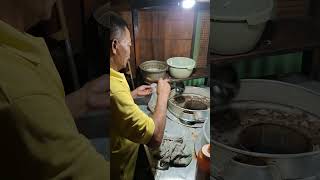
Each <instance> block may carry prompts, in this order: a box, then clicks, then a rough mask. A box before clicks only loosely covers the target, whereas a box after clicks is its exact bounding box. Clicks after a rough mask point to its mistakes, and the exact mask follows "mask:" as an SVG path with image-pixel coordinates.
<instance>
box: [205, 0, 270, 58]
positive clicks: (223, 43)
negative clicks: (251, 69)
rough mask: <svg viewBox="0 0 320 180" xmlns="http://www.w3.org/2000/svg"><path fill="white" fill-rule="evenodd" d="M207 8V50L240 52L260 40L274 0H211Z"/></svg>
mask: <svg viewBox="0 0 320 180" xmlns="http://www.w3.org/2000/svg"><path fill="white" fill-rule="evenodd" d="M210 9H211V10H210V15H211V17H210V18H211V23H210V30H211V33H210V51H211V52H213V53H216V54H222V55H231V54H240V53H245V52H248V51H250V50H252V49H253V48H254V47H255V46H256V44H257V42H258V41H259V40H260V38H261V35H262V33H263V31H264V29H265V25H266V22H267V21H268V20H270V19H271V17H272V13H273V0H214V1H213V2H212V4H211V8H210Z"/></svg>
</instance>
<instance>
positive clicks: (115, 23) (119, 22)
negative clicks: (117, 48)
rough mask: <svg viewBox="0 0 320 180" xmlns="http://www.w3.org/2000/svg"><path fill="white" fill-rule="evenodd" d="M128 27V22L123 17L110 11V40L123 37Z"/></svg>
mask: <svg viewBox="0 0 320 180" xmlns="http://www.w3.org/2000/svg"><path fill="white" fill-rule="evenodd" d="M126 28H128V24H127V22H126V21H125V20H124V19H123V18H122V17H120V16H119V15H117V14H116V13H110V40H113V39H118V38H121V36H122V33H124V31H125V29H126Z"/></svg>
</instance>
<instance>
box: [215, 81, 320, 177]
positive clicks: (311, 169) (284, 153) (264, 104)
mask: <svg viewBox="0 0 320 180" xmlns="http://www.w3.org/2000/svg"><path fill="white" fill-rule="evenodd" d="M315 107H320V95H319V94H317V93H315V92H312V91H310V90H307V89H305V88H301V87H298V86H294V85H291V84H287V83H282V82H278V81H270V80H243V81H242V82H241V89H240V91H239V95H238V96H237V97H236V98H235V99H234V101H233V102H232V103H231V104H230V105H229V106H228V107H227V108H225V109H223V110H221V111H215V112H214V113H213V114H212V117H211V118H212V119H213V123H212V124H211V137H212V139H211V144H212V152H211V157H212V161H211V162H212V164H211V176H212V177H215V178H216V179H217V178H218V179H225V180H233V179H266V180H274V179H306V178H311V179H312V178H313V179H314V178H317V175H318V174H320V148H319V147H320V141H319V140H320V118H319V117H320V109H319V108H315Z"/></svg>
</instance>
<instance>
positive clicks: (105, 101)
mask: <svg viewBox="0 0 320 180" xmlns="http://www.w3.org/2000/svg"><path fill="white" fill-rule="evenodd" d="M66 104H67V106H68V107H69V109H70V111H71V113H72V115H73V117H74V118H78V117H80V116H81V115H82V114H84V113H86V112H89V111H92V110H100V109H101V110H103V109H107V108H108V107H109V105H110V84H109V75H108V74H105V75H103V76H101V77H99V78H98V79H95V80H93V81H90V82H88V83H86V84H85V85H84V86H83V87H82V88H81V89H79V90H77V91H75V92H73V93H71V94H69V95H67V96H66Z"/></svg>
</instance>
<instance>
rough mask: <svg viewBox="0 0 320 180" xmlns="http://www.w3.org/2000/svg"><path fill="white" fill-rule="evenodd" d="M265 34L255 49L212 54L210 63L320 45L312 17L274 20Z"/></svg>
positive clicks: (282, 52) (277, 53) (221, 62)
mask: <svg viewBox="0 0 320 180" xmlns="http://www.w3.org/2000/svg"><path fill="white" fill-rule="evenodd" d="M264 36H265V37H262V38H261V41H260V42H259V43H258V45H257V47H256V48H255V49H254V50H253V51H250V52H248V53H245V54H239V55H230V56H223V55H217V54H210V55H209V57H208V63H209V64H215V65H222V64H227V63H232V62H236V61H239V60H243V59H245V58H255V57H259V56H270V55H279V54H286V53H293V52H298V51H303V50H309V49H313V48H316V47H320V31H319V28H317V26H316V25H315V22H314V21H312V20H311V18H310V19H290V20H288V19H287V20H277V21H272V22H271V23H270V24H269V26H268V27H267V28H266V32H265V33H264ZM266 37H270V38H266ZM268 39H269V40H271V44H269V45H267V44H266V40H268Z"/></svg>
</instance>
